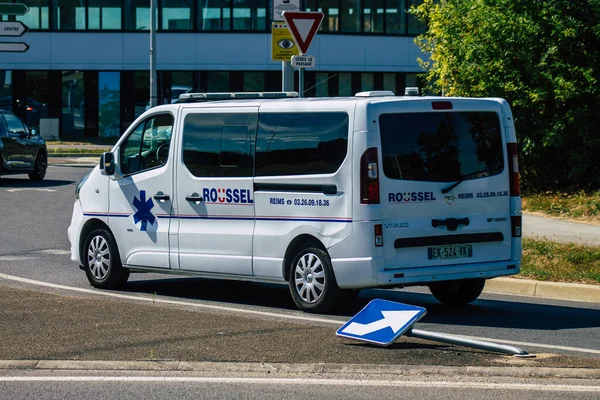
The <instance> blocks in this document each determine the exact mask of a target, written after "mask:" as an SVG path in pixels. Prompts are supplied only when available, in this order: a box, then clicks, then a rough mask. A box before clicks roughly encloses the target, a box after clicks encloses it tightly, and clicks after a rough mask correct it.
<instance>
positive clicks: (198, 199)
mask: <svg viewBox="0 0 600 400" xmlns="http://www.w3.org/2000/svg"><path fill="white" fill-rule="evenodd" d="M185 199H186V200H187V201H194V202H196V203H200V202H203V201H204V199H203V198H202V196H200V195H199V194H198V193H192V194H191V196H185Z"/></svg>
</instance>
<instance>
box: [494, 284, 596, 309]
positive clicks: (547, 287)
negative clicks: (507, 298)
mask: <svg viewBox="0 0 600 400" xmlns="http://www.w3.org/2000/svg"><path fill="white" fill-rule="evenodd" d="M483 291H484V292H487V293H498V294H516V295H521V296H532V297H542V298H546V299H559V300H571V301H584V302H593V303H600V286H595V285H583V284H580V283H562V282H541V281H533V280H527V279H515V278H494V279H488V280H487V281H486V282H485V287H484V289H483Z"/></svg>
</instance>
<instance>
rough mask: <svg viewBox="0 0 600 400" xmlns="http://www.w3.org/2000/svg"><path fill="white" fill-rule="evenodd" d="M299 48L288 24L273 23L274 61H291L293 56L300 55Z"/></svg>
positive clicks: (272, 44) (272, 43)
mask: <svg viewBox="0 0 600 400" xmlns="http://www.w3.org/2000/svg"><path fill="white" fill-rule="evenodd" d="M299 54H300V52H299V50H298V46H296V43H294V39H293V38H292V35H290V31H289V30H288V28H287V25H286V24H283V23H281V22H273V24H272V25H271V58H272V59H273V60H274V61H290V59H291V58H292V56H297V55H299Z"/></svg>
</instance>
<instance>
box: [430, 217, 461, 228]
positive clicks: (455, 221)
mask: <svg viewBox="0 0 600 400" xmlns="http://www.w3.org/2000/svg"><path fill="white" fill-rule="evenodd" d="M442 225H446V228H448V230H449V231H455V230H456V228H458V226H459V225H469V218H467V217H465V218H446V219H432V220H431V226H433V227H434V228H437V227H438V226H442Z"/></svg>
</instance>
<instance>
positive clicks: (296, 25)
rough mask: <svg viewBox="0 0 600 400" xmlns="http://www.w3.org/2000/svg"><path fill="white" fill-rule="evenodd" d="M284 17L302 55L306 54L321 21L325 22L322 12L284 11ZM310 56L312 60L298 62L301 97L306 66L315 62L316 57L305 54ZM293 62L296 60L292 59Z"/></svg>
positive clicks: (302, 95)
mask: <svg viewBox="0 0 600 400" xmlns="http://www.w3.org/2000/svg"><path fill="white" fill-rule="evenodd" d="M281 15H282V16H283V19H284V20H285V22H286V23H287V26H288V29H289V31H290V33H291V34H292V36H293V37H294V41H295V42H296V45H297V46H298V49H299V50H300V56H305V54H306V52H307V51H308V48H309V46H310V44H311V42H312V40H313V38H314V37H315V35H316V34H317V31H318V30H319V27H320V26H321V23H322V22H323V13H322V12H306V11H284V12H283V13H282V14H281ZM305 57H306V58H310V59H311V62H306V61H305V62H303V63H297V66H298V68H299V70H298V86H299V88H298V93H299V95H300V97H304V68H307V67H308V68H311V67H312V66H314V64H315V59H314V57H312V56H305ZM292 63H294V60H293V59H292Z"/></svg>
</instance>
